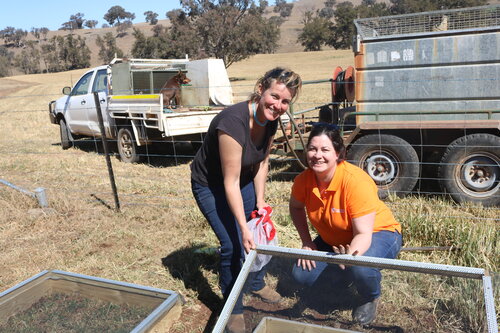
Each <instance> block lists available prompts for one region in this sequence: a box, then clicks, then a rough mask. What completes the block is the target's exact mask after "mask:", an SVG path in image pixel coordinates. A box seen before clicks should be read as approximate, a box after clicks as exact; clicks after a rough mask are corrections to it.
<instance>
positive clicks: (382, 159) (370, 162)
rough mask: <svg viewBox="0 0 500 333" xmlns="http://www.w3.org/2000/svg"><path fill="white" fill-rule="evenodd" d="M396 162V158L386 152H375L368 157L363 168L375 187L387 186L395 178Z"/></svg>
mask: <svg viewBox="0 0 500 333" xmlns="http://www.w3.org/2000/svg"><path fill="white" fill-rule="evenodd" d="M396 161H397V160H396V158H395V157H394V156H392V155H391V154H388V153H387V152H384V153H381V152H377V153H374V154H371V155H369V156H368V157H367V158H366V159H365V161H364V163H363V166H364V170H365V171H366V172H367V173H368V174H369V175H370V177H372V179H373V180H374V181H375V183H376V184H377V185H387V184H390V183H392V182H393V181H394V180H395V179H396V177H397V174H398V165H397V163H396Z"/></svg>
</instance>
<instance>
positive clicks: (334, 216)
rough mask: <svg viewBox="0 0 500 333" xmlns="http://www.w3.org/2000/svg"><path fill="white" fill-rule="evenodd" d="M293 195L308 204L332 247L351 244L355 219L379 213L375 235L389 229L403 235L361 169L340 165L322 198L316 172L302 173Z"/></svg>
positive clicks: (312, 219)
mask: <svg viewBox="0 0 500 333" xmlns="http://www.w3.org/2000/svg"><path fill="white" fill-rule="evenodd" d="M292 196H293V197H294V198H295V199H296V200H297V201H300V202H302V203H304V204H305V206H306V211H307V216H308V218H309V221H310V222H311V224H312V225H313V226H314V228H315V229H316V231H317V232H318V233H319V235H320V236H321V238H322V239H323V240H324V241H325V242H326V243H328V244H330V245H337V246H338V245H341V244H342V245H346V244H350V243H351V241H352V238H353V234H352V219H353V218H356V217H360V216H364V215H367V214H370V213H373V212H375V213H376V214H375V224H374V227H373V232H377V231H382V230H389V231H393V232H394V231H396V230H397V231H398V232H400V233H401V225H400V224H399V223H398V222H397V221H396V220H395V219H394V216H393V215H392V212H391V211H390V209H389V208H388V207H387V206H386V205H385V204H384V203H383V202H382V201H381V200H380V199H379V198H378V194H377V185H375V182H374V181H373V179H371V178H370V176H369V175H368V174H367V173H366V172H364V171H363V170H362V169H360V168H358V167H357V166H355V165H353V164H350V163H348V162H345V161H343V162H340V163H339V164H338V165H337V168H336V169H335V174H334V176H333V179H332V181H331V182H330V185H329V186H328V188H327V189H326V191H325V193H324V194H323V198H322V197H321V194H320V191H319V189H318V185H317V183H316V177H315V175H314V171H312V170H311V169H307V170H305V171H303V172H302V173H301V174H299V175H298V176H297V177H296V178H295V181H294V183H293V186H292Z"/></svg>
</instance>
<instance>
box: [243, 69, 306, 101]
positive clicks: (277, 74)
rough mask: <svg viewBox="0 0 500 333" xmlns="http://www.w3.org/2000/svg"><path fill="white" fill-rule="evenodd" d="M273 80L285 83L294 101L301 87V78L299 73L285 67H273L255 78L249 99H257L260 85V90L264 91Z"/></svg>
mask: <svg viewBox="0 0 500 333" xmlns="http://www.w3.org/2000/svg"><path fill="white" fill-rule="evenodd" d="M273 81H277V82H279V83H283V84H284V85H286V87H287V88H288V89H290V92H291V93H292V97H293V98H292V101H294V100H295V99H296V98H297V97H298V95H299V92H300V89H301V87H302V79H301V78H300V76H299V74H297V73H295V72H293V71H291V70H290V69H288V68H285V67H275V68H273V69H271V70H269V71H267V72H266V74H264V76H262V77H261V78H259V79H258V80H257V82H256V83H255V87H254V92H253V94H252V95H251V96H250V100H252V101H257V100H258V99H259V98H260V94H259V88H260V87H262V91H265V90H267V89H269V88H270V87H271V84H272V83H273Z"/></svg>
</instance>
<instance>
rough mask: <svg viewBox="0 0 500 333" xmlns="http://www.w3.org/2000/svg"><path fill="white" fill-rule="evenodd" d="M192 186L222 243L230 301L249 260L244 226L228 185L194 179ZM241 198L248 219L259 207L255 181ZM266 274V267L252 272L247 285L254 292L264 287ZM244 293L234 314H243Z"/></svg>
mask: <svg viewBox="0 0 500 333" xmlns="http://www.w3.org/2000/svg"><path fill="white" fill-rule="evenodd" d="M191 188H192V191H193V195H194V198H195V199H196V203H197V204H198V207H199V208H200V210H201V212H202V213H203V215H204V216H205V218H206V219H207V220H208V223H209V224H210V226H211V227H212V230H213V231H214V232H215V235H216V236H217V238H218V239H219V242H220V246H221V249H220V250H221V251H220V268H219V274H220V276H219V285H220V288H221V290H222V294H223V295H224V299H225V300H227V298H228V296H229V294H230V292H231V289H232V287H233V285H234V282H235V281H236V278H237V277H238V274H239V273H240V270H241V266H242V263H243V261H244V259H245V250H244V248H243V246H242V245H241V231H240V226H239V225H238V223H237V222H236V219H235V218H234V216H233V214H232V213H231V209H230V208H229V205H228V203H227V200H226V193H225V191H224V186H222V185H221V186H216V187H210V186H203V185H201V184H198V183H197V182H195V181H191ZM241 197H242V198H243V205H244V208H245V215H246V217H247V220H249V218H250V213H251V212H252V211H253V210H255V204H256V198H255V189H254V185H253V182H250V183H249V184H247V185H245V186H244V187H243V188H242V189H241ZM265 274H266V271H265V269H262V270H261V271H258V272H255V273H250V275H249V276H248V279H247V288H249V289H250V290H252V291H256V290H260V289H262V288H264V286H265V283H264V275H265ZM242 294H243V293H241V294H240V296H239V297H238V300H237V301H236V304H235V306H234V310H233V313H234V314H239V313H243V302H242V296H243V295H242Z"/></svg>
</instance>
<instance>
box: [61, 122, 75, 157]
mask: <svg viewBox="0 0 500 333" xmlns="http://www.w3.org/2000/svg"><path fill="white" fill-rule="evenodd" d="M59 132H60V133H61V147H62V149H64V150H66V149H69V148H71V146H72V145H73V142H72V141H71V139H70V138H71V134H70V133H69V129H68V126H67V125H66V121H65V120H64V119H61V120H59Z"/></svg>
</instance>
